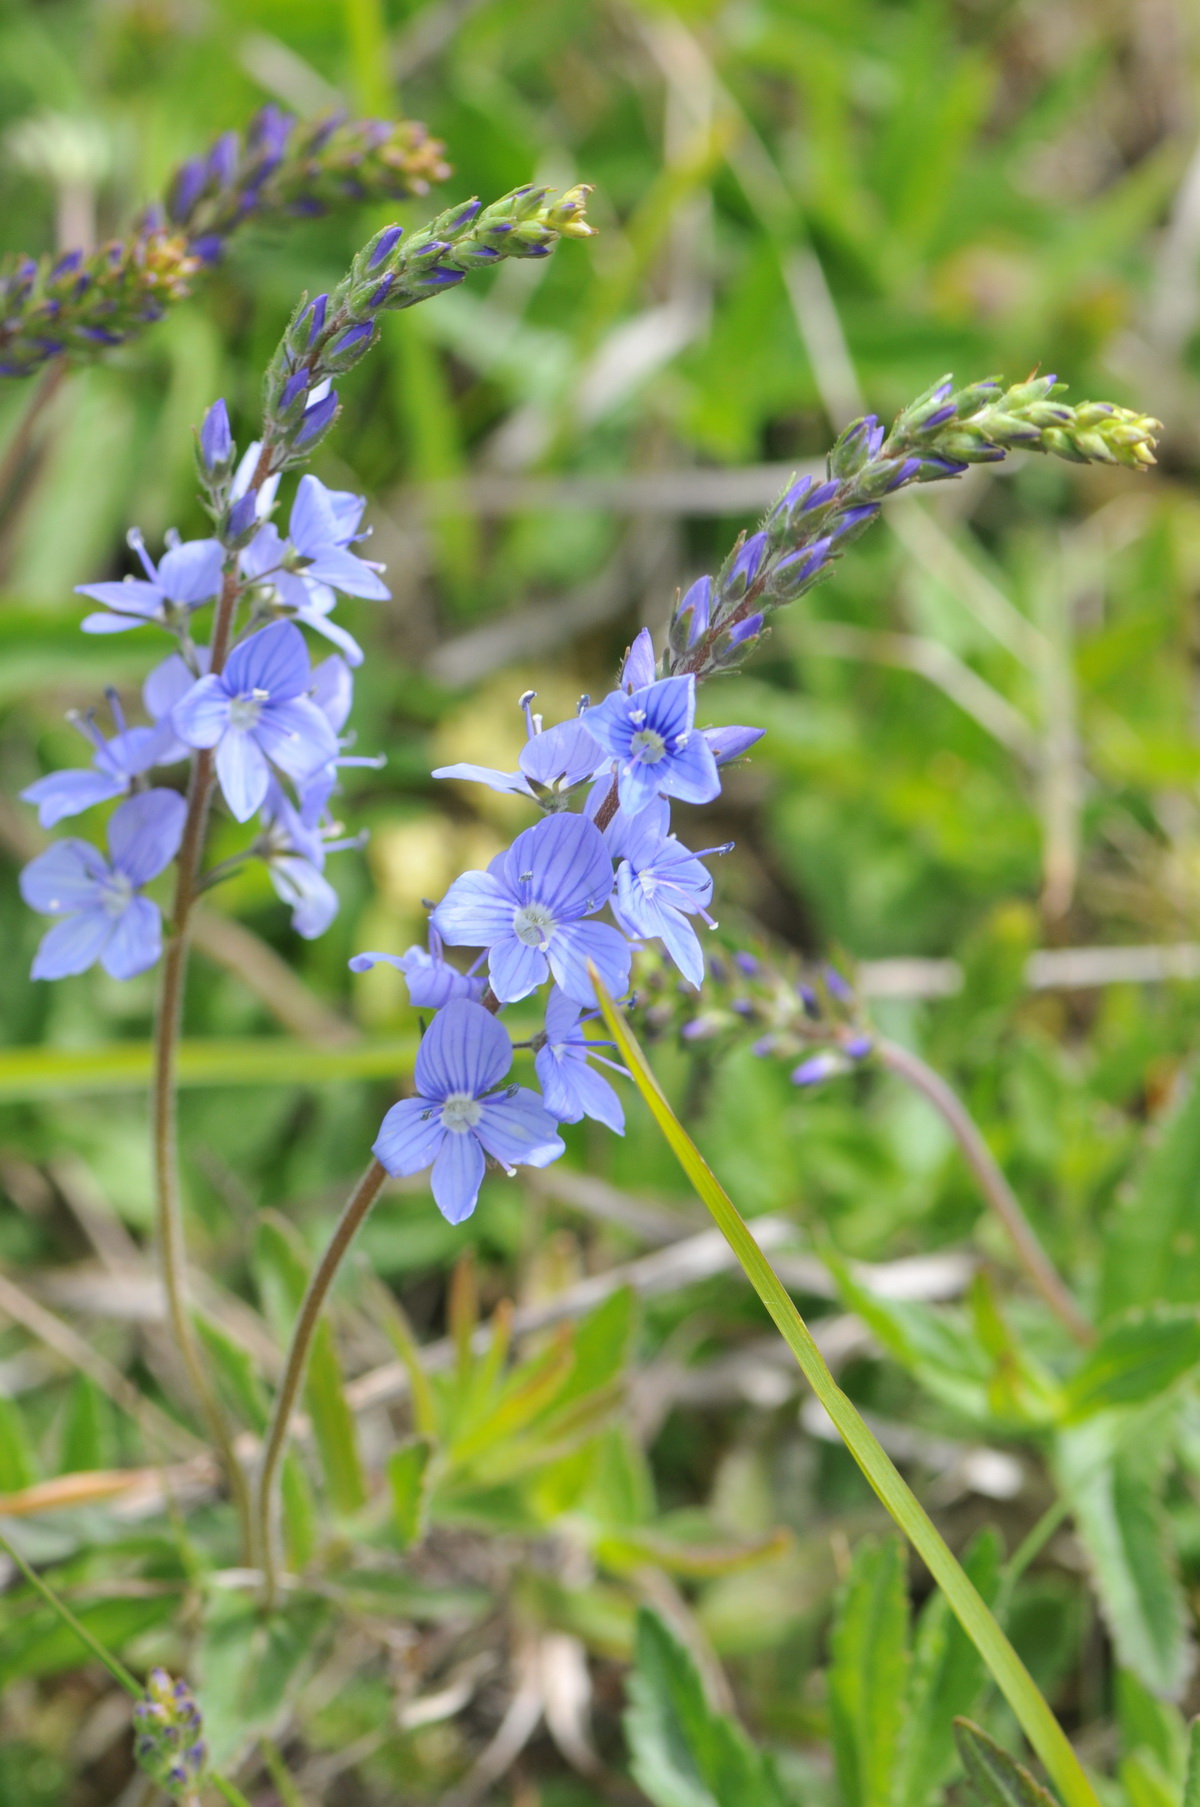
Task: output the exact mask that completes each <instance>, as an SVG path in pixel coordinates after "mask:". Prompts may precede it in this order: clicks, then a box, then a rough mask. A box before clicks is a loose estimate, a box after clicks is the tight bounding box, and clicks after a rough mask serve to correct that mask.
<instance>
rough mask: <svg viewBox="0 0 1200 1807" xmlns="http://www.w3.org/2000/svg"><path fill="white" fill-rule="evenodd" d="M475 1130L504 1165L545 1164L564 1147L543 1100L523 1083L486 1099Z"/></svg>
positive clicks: (563, 1150) (560, 1152) (491, 1152)
mask: <svg viewBox="0 0 1200 1807" xmlns="http://www.w3.org/2000/svg"><path fill="white" fill-rule="evenodd" d="M475 1133H476V1135H477V1136H478V1137H479V1140H480V1141H481V1142H482V1143H483V1146H484V1147H485V1148H486V1149H487V1151H488V1153H489V1154H490V1155H491V1156H492V1157H493V1158H494V1159H495V1160H497V1161H500V1162H502V1163H503V1165H504V1166H505V1167H548V1166H549V1165H550V1163H551V1161H557V1159H558V1157H559V1155H561V1154H563V1153H564V1152H565V1149H566V1145H565V1143H564V1142H563V1139H562V1137H561V1136H560V1135H559V1133H558V1125H557V1123H556V1122H555V1120H554V1118H553V1117H552V1116H551V1115H550V1112H549V1111H548V1110H547V1109H546V1107H545V1105H544V1104H543V1103H542V1100H541V1099H540V1098H539V1097H538V1095H537V1093H536V1092H531V1091H530V1090H529V1088H528V1087H527V1086H523V1085H518V1086H512V1087H510V1088H509V1089H508V1090H507V1091H505V1092H502V1093H500V1094H499V1096H497V1097H494V1098H485V1099H484V1101H483V1113H482V1115H481V1116H480V1119H479V1122H478V1125H477V1126H476V1130H475Z"/></svg>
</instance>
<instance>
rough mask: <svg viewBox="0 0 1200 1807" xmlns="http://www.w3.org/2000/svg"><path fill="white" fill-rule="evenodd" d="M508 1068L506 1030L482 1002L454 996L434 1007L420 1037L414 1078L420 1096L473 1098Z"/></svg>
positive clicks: (490, 1086)
mask: <svg viewBox="0 0 1200 1807" xmlns="http://www.w3.org/2000/svg"><path fill="white" fill-rule="evenodd" d="M511 1066H512V1044H511V1043H510V1042H509V1039H508V1034H507V1031H506V1030H505V1029H504V1028H503V1027H502V1026H501V1024H500V1023H498V1022H497V1021H496V1018H495V1017H494V1016H493V1015H492V1014H491V1012H490V1011H489V1010H485V1009H484V1008H483V1005H482V1004H472V1003H469V1002H468V1001H467V999H465V998H456V999H454V1001H453V1002H452V1003H449V1004H447V1005H446V1007H445V1009H444V1010H439V1011H438V1013H437V1015H436V1016H435V1017H434V1019H433V1021H432V1023H430V1025H429V1028H428V1029H427V1030H426V1031H425V1034H424V1035H423V1036H422V1037H421V1046H420V1047H419V1048H418V1049H417V1064H416V1069H415V1075H414V1076H415V1080H416V1086H417V1090H418V1092H420V1094H421V1096H422V1097H423V1098H436V1099H439V1100H440V1099H443V1098H448V1097H449V1095H450V1094H451V1092H466V1093H468V1094H469V1095H470V1096H471V1097H472V1098H478V1097H479V1095H480V1093H482V1092H487V1091H490V1090H491V1088H492V1086H494V1085H499V1083H500V1081H501V1080H502V1079H503V1078H504V1075H505V1074H506V1073H507V1072H508V1069H509V1068H510V1067H511Z"/></svg>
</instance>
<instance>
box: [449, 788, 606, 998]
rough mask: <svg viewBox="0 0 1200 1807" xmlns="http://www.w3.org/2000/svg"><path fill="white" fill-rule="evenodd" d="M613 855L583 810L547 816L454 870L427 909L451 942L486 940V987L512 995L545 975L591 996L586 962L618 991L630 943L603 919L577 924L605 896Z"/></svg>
mask: <svg viewBox="0 0 1200 1807" xmlns="http://www.w3.org/2000/svg"><path fill="white" fill-rule="evenodd" d="M612 886H613V872H612V860H611V857H610V855H609V853H608V849H607V848H606V847H605V844H604V837H603V835H601V834H600V832H599V831H598V830H597V829H596V828H595V827H594V825H593V824H592V823H591V822H589V821H587V820H586V819H585V818H584V817H583V816H572V815H554V816H546V817H544V818H543V820H542V821H540V822H539V823H537V825H536V826H535V827H533V828H527V829H526V830H525V832H524V834H519V835H518V836H517V838H516V840H515V841H514V842H513V844H512V846H511V847H510V848H509V849H508V852H507V853H501V854H497V856H496V858H495V859H494V860H493V861H492V863H491V865H490V866H489V867H488V869H487V871H486V872H464V873H463V875H462V877H461V878H456V879H455V881H454V883H453V884H452V885H451V887H450V889H449V891H447V893H446V895H445V897H444V898H443V899H442V901H441V903H440V904H439V905H438V907H437V909H436V910H435V911H434V912H433V916H432V919H431V920H432V922H433V926H434V928H435V929H437V931H438V933H439V934H440V935H441V936H442V937H443V939H444V940H446V941H447V942H449V944H450V946H451V947H486V948H487V949H488V976H489V978H490V980H491V985H492V990H493V991H494V992H495V994H496V996H497V997H498V998H499V999H500V1001H501V1002H502V1003H505V1004H511V1003H515V1002H516V1000H517V999H518V998H523V997H527V996H528V994H529V993H530V992H531V991H535V990H536V989H537V987H538V986H539V985H543V984H544V983H545V981H546V979H547V978H548V977H549V976H550V974H551V973H553V974H554V977H555V979H556V981H557V982H558V984H559V985H561V986H562V988H563V990H564V991H565V992H566V993H567V995H568V997H572V998H574V999H575V1001H576V1003H579V1004H594V1003H595V1001H596V999H595V996H594V994H593V991H592V982H591V980H590V979H589V978H588V972H587V963H588V961H589V960H592V961H594V962H595V964H596V966H597V968H598V969H599V972H600V976H601V978H602V979H603V981H604V984H605V986H606V987H607V989H608V990H609V991H610V992H611V993H612V995H613V996H614V997H621V996H622V995H623V994H624V992H625V990H626V988H627V986H628V984H629V962H630V951H629V946H628V944H627V943H626V941H625V939H624V937H623V936H621V935H619V934H618V933H617V931H616V929H612V928H609V927H608V925H607V924H606V923H603V922H584V921H582V920H581V918H583V917H585V916H593V915H595V913H596V911H597V910H602V909H603V908H604V905H605V904H606V903H607V902H608V898H609V894H610V893H611V891H612Z"/></svg>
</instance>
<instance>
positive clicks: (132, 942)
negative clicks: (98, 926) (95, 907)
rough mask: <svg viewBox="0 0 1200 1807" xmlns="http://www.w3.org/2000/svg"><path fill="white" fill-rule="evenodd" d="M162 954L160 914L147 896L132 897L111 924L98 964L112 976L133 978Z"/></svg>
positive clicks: (115, 977) (113, 977) (114, 977)
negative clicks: (110, 932) (110, 931)
mask: <svg viewBox="0 0 1200 1807" xmlns="http://www.w3.org/2000/svg"><path fill="white" fill-rule="evenodd" d="M161 954H162V914H161V912H160V910H159V907H158V905H157V904H156V903H151V901H150V899H149V898H148V897H131V898H130V900H129V903H128V905H127V907H126V908H125V909H124V910H123V911H122V912H121V914H120V916H118V917H117V919H116V921H115V922H114V923H113V928H112V934H111V935H110V936H109V938H108V943H107V945H106V946H105V948H104V949H103V951H102V953H101V955H100V964H101V966H102V967H103V968H104V970H105V972H106V973H107V974H108V975H109V977H110V978H112V979H132V978H133V977H134V975H135V974H136V973H144V972H145V971H146V970H147V968H148V967H151V966H154V965H156V964H157V962H158V959H159V956H160V955H161Z"/></svg>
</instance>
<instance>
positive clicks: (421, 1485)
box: [388, 1437, 433, 1550]
mask: <svg viewBox="0 0 1200 1807" xmlns="http://www.w3.org/2000/svg"><path fill="white" fill-rule="evenodd" d="M432 1458H433V1444H432V1443H431V1441H430V1440H429V1438H428V1437H414V1438H412V1440H411V1441H410V1442H408V1443H402V1444H401V1445H400V1448H399V1449H397V1450H393V1451H392V1454H391V1455H390V1456H389V1457H388V1480H389V1482H390V1483H391V1488H392V1517H393V1521H394V1523H395V1527H396V1535H397V1538H398V1539H399V1543H400V1548H401V1549H402V1550H407V1549H409V1548H410V1547H411V1545H413V1544H415V1543H420V1541H421V1539H422V1538H423V1537H424V1535H425V1526H426V1522H427V1519H428V1516H429V1491H430V1482H431V1480H432V1474H431V1471H430V1462H431V1460H432Z"/></svg>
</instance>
